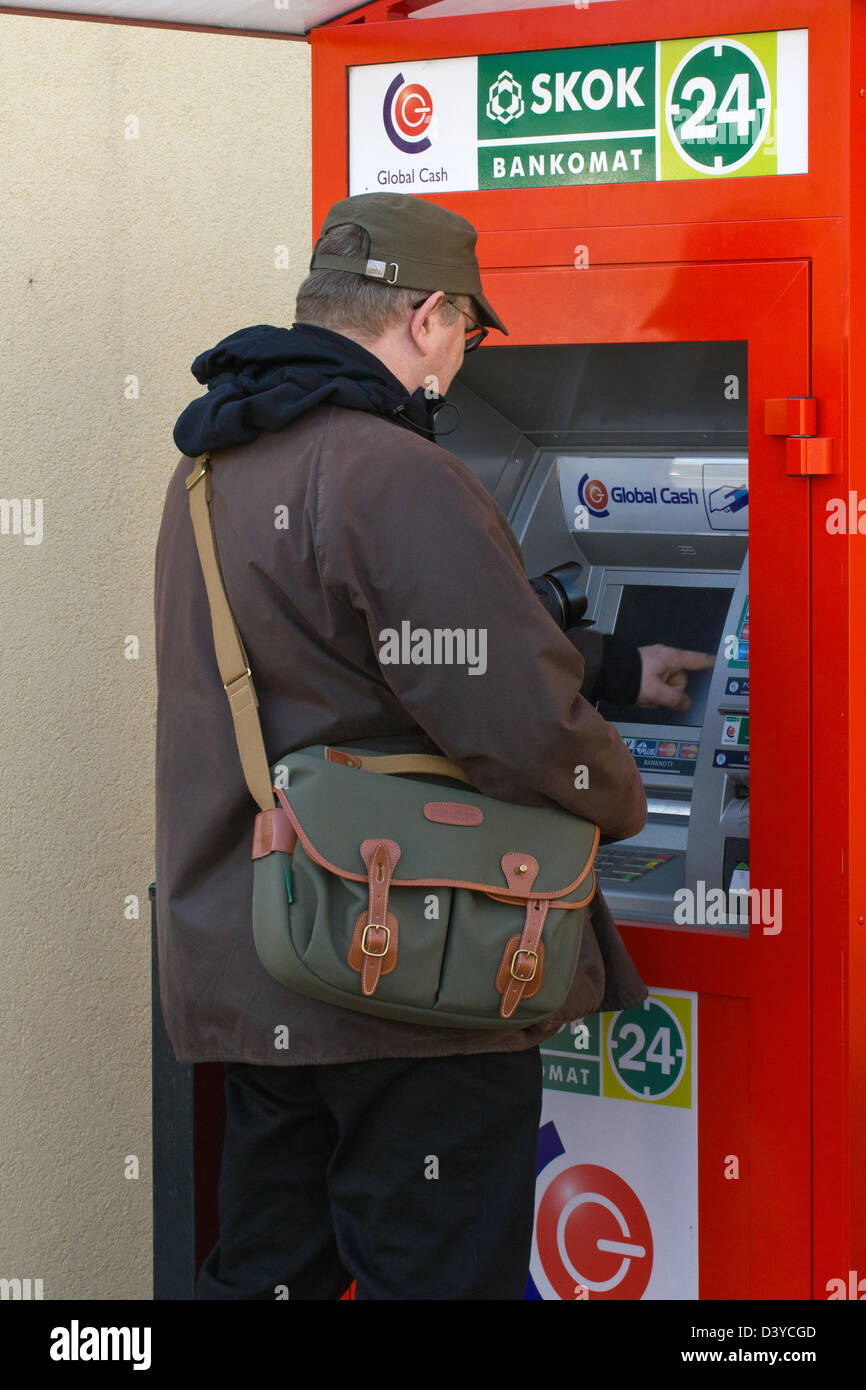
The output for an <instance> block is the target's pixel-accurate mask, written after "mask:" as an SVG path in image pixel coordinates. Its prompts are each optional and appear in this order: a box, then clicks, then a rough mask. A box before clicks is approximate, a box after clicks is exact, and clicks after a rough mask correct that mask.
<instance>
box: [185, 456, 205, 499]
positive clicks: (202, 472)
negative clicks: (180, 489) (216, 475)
mask: <svg viewBox="0 0 866 1390" xmlns="http://www.w3.org/2000/svg"><path fill="white" fill-rule="evenodd" d="M207 467H208V464H207V459H205V461H204V463H203V464H202V466H201V469H200V471H199V472H198V473H196V475H195V477H194V478H187V479H186V488H187V492H189V490H190V488H194V487H195V485H196V483H200V482H201V480H202V478H203V477H204V475H205V473H206V472H207Z"/></svg>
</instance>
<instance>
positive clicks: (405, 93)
mask: <svg viewBox="0 0 866 1390" xmlns="http://www.w3.org/2000/svg"><path fill="white" fill-rule="evenodd" d="M432 119H433V98H432V97H431V95H430V93H429V92H428V90H427V88H426V87H424V86H422V84H421V83H420V82H407V81H406V80H405V78H404V77H403V74H402V72H398V73H397V76H396V77H395V78H394V80H393V82H392V83H391V84H390V86H389V87H388V90H387V92H386V93H385V100H384V102H383V104H382V121H383V122H384V125H385V133H386V134H387V136H388V139H389V140H390V141H391V144H392V145H396V147H397V149H398V150H402V152H403V154H423V152H424V150H429V149H430V145H431V143H432V142H431V141H430V139H429V137H428V135H427V128H428V126H429V125H430V122H431V121H432Z"/></svg>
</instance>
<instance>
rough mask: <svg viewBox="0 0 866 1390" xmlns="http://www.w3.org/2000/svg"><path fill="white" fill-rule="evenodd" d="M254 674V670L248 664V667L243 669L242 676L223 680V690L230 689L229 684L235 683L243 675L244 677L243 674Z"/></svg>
mask: <svg viewBox="0 0 866 1390" xmlns="http://www.w3.org/2000/svg"><path fill="white" fill-rule="evenodd" d="M252 674H253V673H252V671H251V670H250V668H249V666H246V667H245V668H244V670H243V671H241V674H240V676H232V678H231V680H230V681H223V690H228V688H229V686H230V685H234V683H235V681H239V680H240V679H241V677H243V676H251V675H252Z"/></svg>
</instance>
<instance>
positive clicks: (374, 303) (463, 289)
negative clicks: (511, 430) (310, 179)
mask: <svg viewBox="0 0 866 1390" xmlns="http://www.w3.org/2000/svg"><path fill="white" fill-rule="evenodd" d="M475 241H476V232H475V228H474V227H473V226H472V224H471V223H470V222H468V221H467V220H466V219H465V218H464V217H460V216H459V215H458V214H457V213H454V212H450V211H449V210H448V209H447V208H442V207H439V205H438V204H436V203H428V202H427V201H426V200H425V199H422V198H415V197H412V196H411V195H409V194H405V193H366V194H361V195H358V196H357V197H354V198H343V199H341V200H340V202H338V203H335V204H334V206H333V207H332V208H331V210H330V212H329V213H328V215H327V217H326V218H325V222H324V224H323V227H322V231H321V234H320V236H319V238H318V240H317V242H316V245H315V247H314V250H313V256H312V259H311V261H310V274H309V275H308V276H307V278H306V280H305V281H304V282H303V284H302V285H301V287H300V289H299V291H298V299H297V307H296V311H295V318H296V321H298V322H300V323H314V324H318V325H320V326H321V327H323V328H330V329H332V330H333V331H334V332H336V333H342V334H344V335H345V336H346V337H348V338H352V339H354V340H355V341H356V342H358V343H360V344H361V345H362V346H363V347H365V348H367V350H368V351H369V352H372V353H374V354H375V356H377V357H379V358H380V359H381V360H382V361H383V362H384V363H385V365H386V366H387V367H388V368H389V369H390V370H391V371H392V372H393V373H394V375H395V376H396V377H398V378H399V380H400V381H402V382H403V385H404V386H405V387H406V389H407V390H408V391H410V392H412V391H415V390H417V389H418V387H419V386H430V387H432V389H433V390H434V391H436V392H437V393H438V394H440V395H444V394H445V392H446V391H447V390H448V388H449V386H450V385H451V382H452V380H453V378H454V376H455V375H456V373H457V371H458V370H459V368H460V366H461V363H462V361H463V354H464V351H465V350H466V346H467V335H469V345H470V346H471V345H472V342H473V339H474V340H475V341H476V342H477V341H478V340H479V334H480V336H481V337H483V336H486V332H485V331H484V330H486V329H487V328H491V327H492V328H498V329H499V330H500V331H501V332H503V333H507V331H508V330H507V329H506V327H505V325H504V324H503V322H502V320H501V319H500V318H499V316H498V315H497V314H496V313H495V311H494V310H493V309H492V307H491V306H490V305H489V304H488V302H487V300H486V299H485V298H484V295H483V294H482V292H481V275H480V271H479V268H478V261H477V259H476V257H475ZM431 378H433V380H432V382H431Z"/></svg>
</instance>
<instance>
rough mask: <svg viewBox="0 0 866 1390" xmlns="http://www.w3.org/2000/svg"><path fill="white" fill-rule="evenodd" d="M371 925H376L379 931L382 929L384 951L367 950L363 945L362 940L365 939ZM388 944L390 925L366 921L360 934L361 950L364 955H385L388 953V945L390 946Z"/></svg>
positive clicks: (389, 940)
mask: <svg viewBox="0 0 866 1390" xmlns="http://www.w3.org/2000/svg"><path fill="white" fill-rule="evenodd" d="M373 927H378V928H379V930H380V931H383V932H384V933H385V949H384V951H368V950H367V947H366V946H365V945H364V942H365V941H366V940H367V932H368V931H370V930H371V929H372V928H373ZM390 944H391V928H390V927H386V926H385V923H384V922H368V923H367V925H366V926H365V928H364V932H363V935H362V937H361V950H362V951H363V952H364V955H365V956H387V954H388V947H389V946H390Z"/></svg>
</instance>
